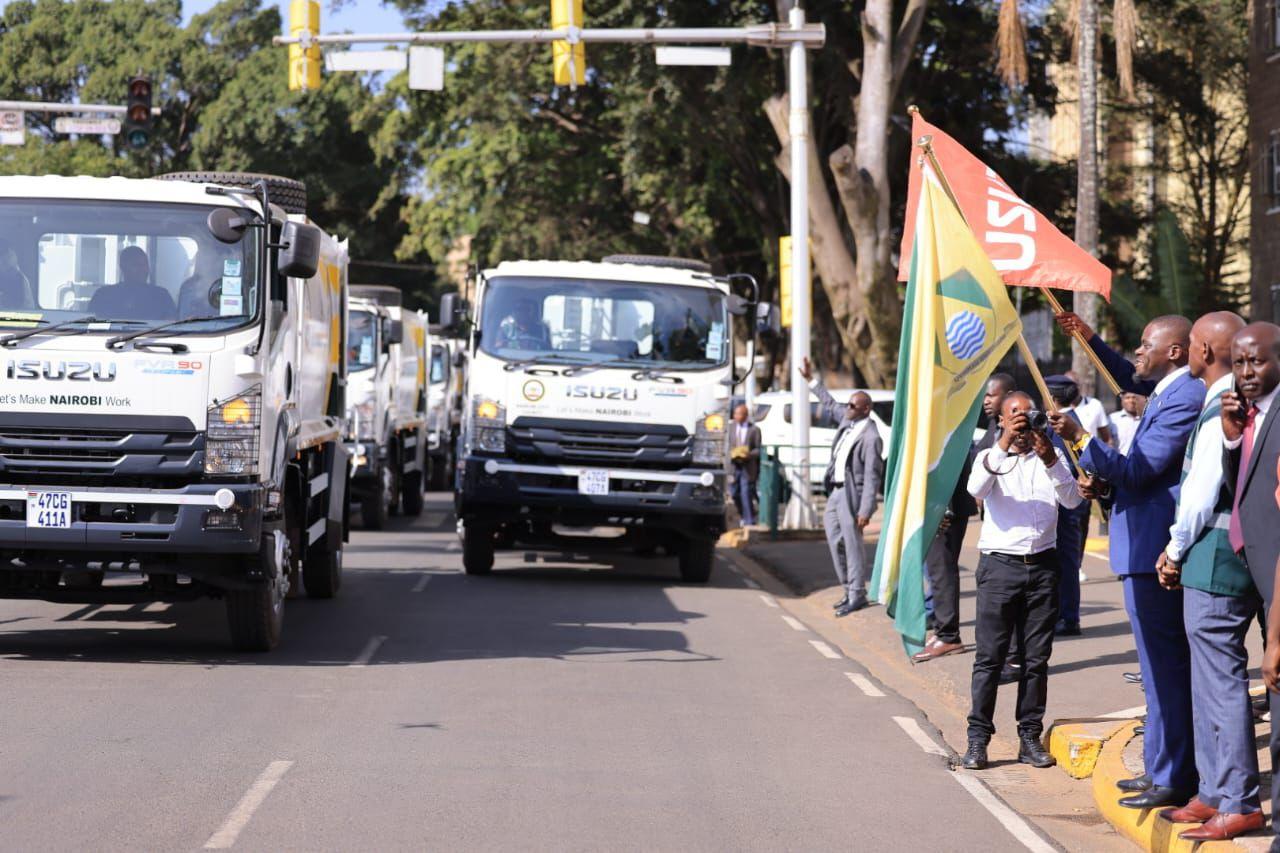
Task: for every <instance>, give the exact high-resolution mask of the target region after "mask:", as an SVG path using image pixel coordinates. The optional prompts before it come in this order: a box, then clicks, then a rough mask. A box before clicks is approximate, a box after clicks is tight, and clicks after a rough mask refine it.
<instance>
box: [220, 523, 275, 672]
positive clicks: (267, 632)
mask: <svg viewBox="0 0 1280 853" xmlns="http://www.w3.org/2000/svg"><path fill="white" fill-rule="evenodd" d="M281 557H283V559H281ZM247 559H249V560H252V561H255V562H257V563H258V564H259V566H261V567H262V568H263V569H265V574H267V575H268V576H269V577H268V578H267V579H266V580H265V581H263V582H262V583H260V584H257V585H256V586H253V587H250V588H249V589H230V590H227V624H228V626H229V627H230V628H231V645H232V646H234V647H235V649H236V651H240V652H269V651H271V650H272V649H274V648H275V647H276V644H277V643H279V642H280V633H281V631H282V630H283V628H284V599H285V596H286V595H287V594H288V592H289V582H288V580H287V575H286V574H285V572H286V571H287V567H288V565H289V540H288V539H287V538H286V537H285V536H284V535H283V534H271V533H268V534H267V535H265V536H263V542H262V547H261V548H260V549H259V553H258V554H256V555H255V556H252V557H249V558H247ZM273 564H274V565H273Z"/></svg>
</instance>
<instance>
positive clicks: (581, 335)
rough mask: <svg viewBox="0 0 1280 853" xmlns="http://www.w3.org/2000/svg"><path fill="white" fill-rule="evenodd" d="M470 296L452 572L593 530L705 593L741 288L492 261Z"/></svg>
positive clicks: (639, 269) (689, 265)
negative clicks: (665, 561) (615, 532)
mask: <svg viewBox="0 0 1280 853" xmlns="http://www.w3.org/2000/svg"><path fill="white" fill-rule="evenodd" d="M743 279H746V280H748V281H749V284H750V286H749V288H748V291H749V292H748V294H747V295H746V296H742V295H739V294H736V293H734V291H733V287H734V285H735V284H736V283H738V282H740V281H742V280H743ZM477 284H478V287H477V305H476V309H475V311H474V318H473V321H474V322H473V324H472V326H471V334H470V340H469V345H468V356H469V369H468V371H467V378H466V387H465V389H464V413H463V428H462V435H461V440H460V460H459V464H458V488H457V492H456V504H457V514H458V519H459V531H460V534H461V537H462V541H463V563H464V566H465V568H466V571H467V572H468V573H471V574H483V573H486V572H488V571H490V570H491V568H492V566H493V561H494V549H495V547H496V546H497V543H505V542H518V541H526V542H540V541H547V540H551V539H554V538H555V537H556V535H557V534H558V533H560V532H562V531H563V530H564V528H577V529H582V528H593V527H595V528H599V527H607V528H613V529H622V530H623V531H625V537H626V541H629V542H631V543H633V544H634V545H635V546H636V547H638V548H642V549H645V550H648V549H652V548H654V547H657V546H663V547H665V548H666V549H667V550H668V551H669V552H673V553H675V554H676V555H677V557H678V559H679V567H680V574H681V576H682V578H683V579H685V580H686V581H693V582H701V581H705V580H706V579H707V577H708V576H709V574H710V572H711V566H712V558H713V552H714V546H715V542H716V539H717V538H718V537H719V536H720V534H721V533H722V532H723V531H724V529H725V477H726V451H727V448H726V436H727V433H726V424H727V421H728V419H729V411H728V406H729V400H730V396H731V394H732V391H733V386H734V385H735V384H736V382H737V381H739V378H738V377H735V376H734V375H733V366H732V362H733V359H732V356H733V350H734V340H733V335H734V331H733V319H734V317H735V316H739V315H743V314H749V315H750V321H751V322H752V323H753V324H754V320H755V317H756V313H757V311H756V306H757V301H758V300H757V298H756V293H755V286H754V282H753V281H750V280H749V277H741V278H737V279H735V278H728V277H715V276H712V275H711V274H710V271H709V268H708V267H706V265H704V264H701V263H699V262H696V261H683V260H678V259H668V258H645V257H633V256H626V257H622V258H614V259H605V261H604V262H601V263H590V262H566V261H515V262H504V263H502V264H499V265H498V266H497V267H496V268H493V269H490V270H487V271H486V272H485V273H484V274H483V275H482V276H481V277H480V279H479V281H478V283H477ZM441 310H442V316H444V317H445V318H446V319H448V317H449V316H450V315H452V314H455V313H456V310H457V304H456V302H455V300H453V299H451V298H450V297H448V296H447V297H446V299H445V302H444V304H443V305H442V309H441ZM753 331H754V325H753Z"/></svg>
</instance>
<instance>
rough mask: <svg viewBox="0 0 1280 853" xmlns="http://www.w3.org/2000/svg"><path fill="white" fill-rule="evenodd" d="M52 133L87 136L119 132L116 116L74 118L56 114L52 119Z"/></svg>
mask: <svg viewBox="0 0 1280 853" xmlns="http://www.w3.org/2000/svg"><path fill="white" fill-rule="evenodd" d="M53 132H54V133H83V134H85V135H87V136H102V135H103V134H106V135H108V136H115V135H116V134H117V133H119V132H120V119H118V118H74V117H72V116H58V117H57V118H55V119H54V120H53Z"/></svg>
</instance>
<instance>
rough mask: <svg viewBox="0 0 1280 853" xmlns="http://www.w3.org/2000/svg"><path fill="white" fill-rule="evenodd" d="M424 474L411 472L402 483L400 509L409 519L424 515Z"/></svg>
mask: <svg viewBox="0 0 1280 853" xmlns="http://www.w3.org/2000/svg"><path fill="white" fill-rule="evenodd" d="M424 503H425V501H423V499H422V472H421V471H410V472H409V473H408V474H405V475H404V480H402V481H401V483H400V507H401V509H402V510H403V511H404V514H405V515H406V516H408V517H409V518H417V517H418V516H420V515H422V507H423V504H424Z"/></svg>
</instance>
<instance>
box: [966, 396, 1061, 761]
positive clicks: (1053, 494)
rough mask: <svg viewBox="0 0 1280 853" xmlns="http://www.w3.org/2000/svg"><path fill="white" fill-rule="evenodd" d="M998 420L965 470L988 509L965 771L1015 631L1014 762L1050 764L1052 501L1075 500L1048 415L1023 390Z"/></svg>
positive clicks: (984, 728) (983, 745) (979, 756)
mask: <svg viewBox="0 0 1280 853" xmlns="http://www.w3.org/2000/svg"><path fill="white" fill-rule="evenodd" d="M1000 427H1001V429H1002V432H1001V433H1000V438H999V439H998V440H997V442H996V444H995V446H994V447H990V448H988V449H986V450H983V451H981V452H980V453H979V454H978V455H977V457H976V458H975V459H974V461H973V470H972V472H971V473H970V475H969V494H971V495H973V496H974V497H975V498H978V499H979V500H981V501H983V505H984V506H985V508H986V517H985V518H984V519H983V521H982V532H981V535H979V537H978V550H979V551H980V552H981V554H982V557H981V559H979V561H978V570H977V579H978V599H977V618H976V622H975V627H974V634H975V639H976V650H975V651H976V654H975V657H974V661H973V683H972V700H973V706H972V709H971V710H970V712H969V749H968V751H967V752H966V753H965V755H964V759H963V764H964V766H965V767H966V768H968V769H970V770H981V769H983V768H984V767H986V766H987V744H988V743H989V742H990V741H991V736H992V735H993V734H995V730H996V729H995V723H994V722H993V719H992V717H993V714H994V713H995V707H996V691H997V689H998V688H999V686H1000V669H1001V666H1002V665H1003V664H1004V659H1005V656H1006V654H1008V651H1009V643H1010V640H1011V638H1012V637H1013V636H1014V635H1015V634H1016V635H1020V636H1021V637H1022V641H1023V654H1024V664H1023V665H1024V667H1025V675H1024V676H1023V678H1022V680H1021V681H1020V682H1018V708H1017V716H1018V740H1019V748H1018V761H1020V762H1022V763H1023V764H1030V765H1031V766H1033V767H1049V766H1051V765H1053V764H1054V759H1053V757H1052V756H1051V755H1049V753H1048V752H1046V751H1045V749H1044V747H1043V746H1042V745H1041V743H1040V737H1041V735H1042V734H1043V732H1044V711H1045V703H1046V701H1047V699H1048V687H1049V655H1050V654H1051V653H1052V651H1053V631H1054V626H1055V625H1056V624H1057V621H1058V556H1057V553H1056V551H1055V546H1056V545H1057V535H1058V507H1059V506H1063V507H1066V508H1068V509H1071V508H1073V507H1076V506H1079V505H1080V493H1079V492H1078V491H1077V489H1076V482H1075V480H1074V478H1073V477H1072V476H1071V469H1070V468H1068V467H1067V462H1066V459H1065V458H1064V457H1063V455H1062V453H1061V452H1060V451H1058V450H1057V449H1056V448H1055V447H1054V446H1053V443H1052V441H1051V439H1050V438H1049V435H1048V433H1047V431H1046V430H1047V427H1048V419H1047V418H1046V417H1045V414H1044V413H1043V412H1040V411H1037V410H1036V408H1035V404H1034V403H1033V402H1032V401H1031V398H1030V397H1029V396H1028V395H1026V394H1024V393H1022V392H1020V391H1014V392H1012V393H1010V394H1007V395H1006V396H1005V398H1004V400H1003V401H1002V402H1001V404H1000Z"/></svg>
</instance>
